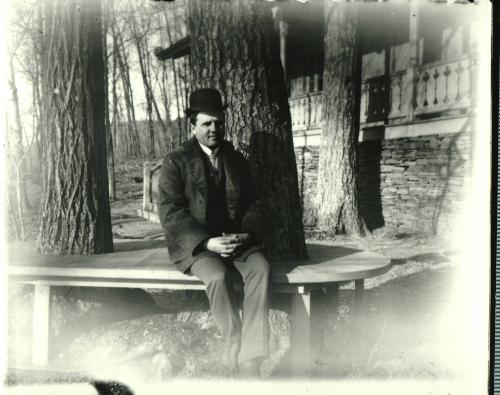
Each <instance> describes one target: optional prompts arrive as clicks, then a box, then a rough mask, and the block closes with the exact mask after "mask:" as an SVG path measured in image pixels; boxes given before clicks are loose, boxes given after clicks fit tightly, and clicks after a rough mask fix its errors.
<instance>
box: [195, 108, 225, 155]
mask: <svg viewBox="0 0 500 395" xmlns="http://www.w3.org/2000/svg"><path fill="white" fill-rule="evenodd" d="M191 132H192V133H193V134H194V136H195V137H196V139H197V140H198V142H199V143H200V144H203V145H204V146H206V147H208V148H211V149H215V148H217V147H218V146H219V145H220V143H221V142H222V139H223V138H224V113H219V112H200V113H198V115H197V116H196V125H191Z"/></svg>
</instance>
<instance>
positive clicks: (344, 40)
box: [317, 1, 368, 236]
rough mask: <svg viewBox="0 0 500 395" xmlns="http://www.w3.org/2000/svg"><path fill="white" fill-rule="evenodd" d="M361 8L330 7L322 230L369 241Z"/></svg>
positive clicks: (320, 204) (327, 10)
mask: <svg viewBox="0 0 500 395" xmlns="http://www.w3.org/2000/svg"><path fill="white" fill-rule="evenodd" d="M358 8H359V4H355V3H347V2H344V3H335V2H331V1H327V2H325V16H326V22H325V35H326V36H325V69H324V77H323V81H324V82H323V91H324V92H325V93H324V101H325V102H324V105H323V134H322V143H321V150H320V159H319V170H318V171H319V173H318V194H317V207H318V210H317V215H318V228H319V230H321V231H323V232H325V233H326V234H328V235H334V234H338V233H347V234H351V235H354V236H362V235H365V234H366V233H367V232H368V230H367V227H366V225H365V222H364V221H363V219H362V218H361V215H360V212H359V201H358V196H357V187H356V176H357V174H356V173H357V170H356V163H357V144H358V135H359V111H360V110H359V108H360V83H361V68H360V66H361V57H360V51H359V34H358V32H359V29H358V26H357V14H358Z"/></svg>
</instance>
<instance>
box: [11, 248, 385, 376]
mask: <svg viewBox="0 0 500 395" xmlns="http://www.w3.org/2000/svg"><path fill="white" fill-rule="evenodd" d="M307 248H308V253H309V259H307V260H297V261H288V262H271V285H270V290H271V292H278V293H290V294H292V311H291V326H292V332H291V345H292V347H291V364H292V372H294V373H295V374H304V373H305V372H307V371H308V369H310V366H311V365H310V357H311V347H312V340H313V337H314V336H313V333H314V331H315V330H316V331H317V326H318V325H320V323H319V321H318V316H320V315H321V314H322V313H321V312H320V309H319V308H318V306H319V305H320V304H321V303H320V302H319V300H320V299H321V297H323V296H325V295H327V296H328V295H330V298H331V300H329V303H330V304H331V307H333V308H335V306H336V305H337V297H338V283H339V282H345V281H355V285H356V300H357V301H359V300H360V299H361V296H362V292H363V289H364V279H365V278H369V277H374V276H377V275H380V274H383V273H385V272H387V271H388V270H389V269H390V267H391V263H390V260H389V259H387V258H385V257H383V256H380V255H378V254H374V253H371V252H368V251H362V250H358V249H354V248H347V247H340V246H327V245H320V244H308V245H307ZM7 274H8V277H9V280H10V281H13V282H21V283H29V284H33V285H34V286H35V300H34V315H33V320H34V322H33V328H34V331H36V337H35V336H34V338H36V339H37V341H36V342H34V343H33V347H32V352H33V355H32V363H33V364H34V365H36V366H43V365H45V364H47V363H48V361H49V339H50V333H49V332H50V311H51V308H50V300H51V298H50V293H51V286H85V287H128V288H152V289H155V288H156V289H190V290H203V289H205V286H204V284H203V283H202V282H201V281H200V280H199V279H198V278H197V277H195V276H192V275H187V274H184V273H181V272H180V271H178V270H177V269H176V267H175V266H174V265H172V264H171V263H170V261H169V258H168V252H167V250H166V248H165V247H164V241H162V240H134V241H130V240H115V252H112V253H107V254H99V255H40V254H38V253H37V251H36V248H35V245H34V243H26V242H23V243H18V244H12V245H10V246H9V248H8V266H7ZM234 285H235V287H236V288H238V287H239V288H241V284H239V283H238V279H236V281H235V284H234Z"/></svg>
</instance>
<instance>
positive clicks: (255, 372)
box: [238, 358, 260, 379]
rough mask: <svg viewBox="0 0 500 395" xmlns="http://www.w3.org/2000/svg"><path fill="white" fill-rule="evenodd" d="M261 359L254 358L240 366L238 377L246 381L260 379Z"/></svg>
mask: <svg viewBox="0 0 500 395" xmlns="http://www.w3.org/2000/svg"><path fill="white" fill-rule="evenodd" d="M259 367H260V359H259V358H254V359H250V360H248V361H245V362H243V363H240V364H239V365H238V376H239V377H241V378H245V379H256V378H260V370H259Z"/></svg>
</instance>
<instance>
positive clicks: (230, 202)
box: [158, 137, 264, 272]
mask: <svg viewBox="0 0 500 395" xmlns="http://www.w3.org/2000/svg"><path fill="white" fill-rule="evenodd" d="M221 151H222V155H223V162H224V170H225V175H226V184H225V189H226V202H227V210H228V214H229V217H230V218H231V219H232V220H233V221H234V222H235V223H236V224H238V225H239V227H240V232H251V233H252V234H253V235H256V236H259V238H260V239H262V237H261V236H262V234H263V231H264V225H263V220H262V215H261V213H260V210H259V208H258V199H257V195H256V192H255V187H254V184H253V182H252V178H251V176H250V171H249V168H248V164H247V162H246V160H245V159H244V157H243V156H242V155H241V154H240V153H239V152H237V151H236V150H234V148H233V146H232V144H231V143H229V142H227V141H224V142H223V144H222V145H221ZM202 155H203V152H202V150H201V148H200V146H199V144H198V141H197V140H196V138H194V137H193V138H192V139H191V140H188V141H186V142H185V143H184V144H183V145H182V147H181V148H178V149H176V150H174V151H172V152H170V153H169V154H167V155H166V156H165V158H164V159H163V162H162V166H161V171H160V177H159V180H158V194H159V197H158V215H159V217H160V222H161V224H162V226H163V229H165V233H166V240H167V247H168V252H169V256H170V260H171V261H172V262H174V263H175V264H176V265H177V266H178V268H179V269H180V270H182V271H183V272H185V271H187V270H188V269H189V267H190V266H191V265H192V264H193V263H194V262H195V261H196V260H197V259H199V258H200V257H201V256H205V255H207V254H209V255H210V254H213V255H217V254H215V253H212V252H209V251H205V252H202V253H197V252H198V249H197V247H198V246H199V244H200V243H201V242H202V241H204V240H205V239H207V238H209V237H213V236H220V235H212V234H210V233H209V231H208V228H207V222H206V214H207V213H206V210H207V193H208V186H207V179H206V175H205V166H204V162H203V157H202ZM262 248H263V245H262V243H260V242H259V243H256V244H255V245H253V246H251V247H250V248H248V249H247V250H246V251H243V252H242V253H241V254H240V255H239V256H238V257H237V259H240V260H245V259H246V257H247V256H248V255H249V254H250V253H252V252H254V251H257V250H259V249H262Z"/></svg>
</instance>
